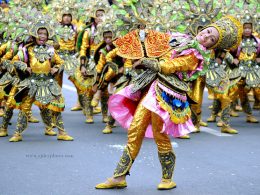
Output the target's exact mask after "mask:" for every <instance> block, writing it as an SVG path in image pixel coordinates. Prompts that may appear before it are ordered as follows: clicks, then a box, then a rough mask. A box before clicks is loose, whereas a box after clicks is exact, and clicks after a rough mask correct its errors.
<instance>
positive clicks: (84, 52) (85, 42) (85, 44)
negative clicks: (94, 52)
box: [79, 31, 89, 57]
mask: <svg viewBox="0 0 260 195" xmlns="http://www.w3.org/2000/svg"><path fill="white" fill-rule="evenodd" d="M88 48H89V33H88V31H85V32H84V35H83V38H82V45H81V47H80V52H79V54H80V56H81V57H82V56H84V57H86V55H87V49H88Z"/></svg>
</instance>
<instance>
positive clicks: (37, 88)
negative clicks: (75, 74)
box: [9, 10, 73, 142]
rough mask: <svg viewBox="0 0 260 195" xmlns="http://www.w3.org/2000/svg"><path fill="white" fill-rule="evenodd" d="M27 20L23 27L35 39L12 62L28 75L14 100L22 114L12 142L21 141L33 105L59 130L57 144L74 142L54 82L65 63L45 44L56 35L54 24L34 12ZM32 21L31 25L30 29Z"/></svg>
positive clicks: (19, 116)
mask: <svg viewBox="0 0 260 195" xmlns="http://www.w3.org/2000/svg"><path fill="white" fill-rule="evenodd" d="M25 20H27V21H26V23H22V24H27V25H26V27H24V28H25V29H26V30H25V29H24V30H25V31H26V32H27V33H28V35H30V36H32V37H33V42H32V43H30V44H27V45H26V46H24V47H23V48H22V50H20V51H18V54H17V55H16V56H15V57H14V58H13V60H12V62H13V64H14V66H15V67H16V69H17V71H21V72H23V73H25V74H28V77H27V78H26V79H24V80H23V81H21V82H20V83H19V85H18V86H17V87H18V92H17V93H16V95H15V100H16V102H18V103H19V102H20V112H19V114H18V119H17V126H16V131H15V133H14V135H13V136H12V137H11V138H10V139H9V141H10V142H18V141H22V133H23V131H24V130H25V129H26V128H27V123H28V113H29V111H30V110H31V107H32V104H33V103H35V104H36V105H37V106H39V108H40V110H41V117H42V120H43V122H44V124H45V126H46V127H48V126H52V125H53V124H54V125H55V126H56V127H57V128H58V130H59V134H58V137H57V139H58V140H63V141H72V140H73V138H72V137H71V136H69V135H68V134H67V133H66V131H65V129H64V124H63V120H62V116H61V111H63V109H64V98H63V97H62V93H61V87H60V86H59V85H58V83H57V81H56V80H55V79H54V75H55V74H56V73H57V72H58V71H59V68H60V67H61V65H62V64H63V61H62V60H61V58H60V57H59V55H58V54H57V52H56V50H55V49H54V47H53V46H50V45H48V44H47V43H46V42H47V41H48V39H52V38H53V37H54V35H55V26H54V24H55V22H54V21H52V20H51V17H48V15H43V14H42V13H41V12H38V11H36V10H31V11H30V14H29V15H27V17H26V18H25ZM29 21H30V22H31V23H32V25H29ZM23 22H24V21H23ZM31 23H30V24H31ZM53 116H54V117H53ZM53 119H54V120H53Z"/></svg>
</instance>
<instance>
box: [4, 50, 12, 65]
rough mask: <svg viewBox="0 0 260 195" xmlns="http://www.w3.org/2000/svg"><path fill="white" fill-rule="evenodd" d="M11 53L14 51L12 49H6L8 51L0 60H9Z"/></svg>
mask: <svg viewBox="0 0 260 195" xmlns="http://www.w3.org/2000/svg"><path fill="white" fill-rule="evenodd" d="M13 53H14V52H13V50H10V51H8V52H7V53H6V54H5V55H4V56H3V57H2V59H1V62H2V61H3V60H11V59H12V57H13Z"/></svg>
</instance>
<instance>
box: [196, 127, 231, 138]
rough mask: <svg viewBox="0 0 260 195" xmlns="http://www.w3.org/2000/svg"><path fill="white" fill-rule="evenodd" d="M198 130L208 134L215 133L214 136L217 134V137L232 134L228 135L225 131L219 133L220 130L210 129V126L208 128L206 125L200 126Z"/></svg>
mask: <svg viewBox="0 0 260 195" xmlns="http://www.w3.org/2000/svg"><path fill="white" fill-rule="evenodd" d="M200 131H202V132H206V133H209V134H212V135H215V136H219V137H230V136H233V135H230V134H227V133H221V132H220V130H218V131H217V130H214V129H211V128H208V127H200Z"/></svg>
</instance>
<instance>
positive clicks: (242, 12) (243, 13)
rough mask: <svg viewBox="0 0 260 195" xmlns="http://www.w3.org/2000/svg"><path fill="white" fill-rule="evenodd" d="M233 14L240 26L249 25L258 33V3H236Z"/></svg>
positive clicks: (259, 23) (259, 14)
mask: <svg viewBox="0 0 260 195" xmlns="http://www.w3.org/2000/svg"><path fill="white" fill-rule="evenodd" d="M233 14H234V16H235V17H236V18H237V19H238V20H240V22H241V23H242V24H245V23H250V24H252V26H253V27H254V29H255V30H256V31H257V32H259V25H260V20H259V19H260V6H259V2H258V1H242V2H241V1H239V2H237V6H236V8H235V9H234V13H233Z"/></svg>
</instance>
